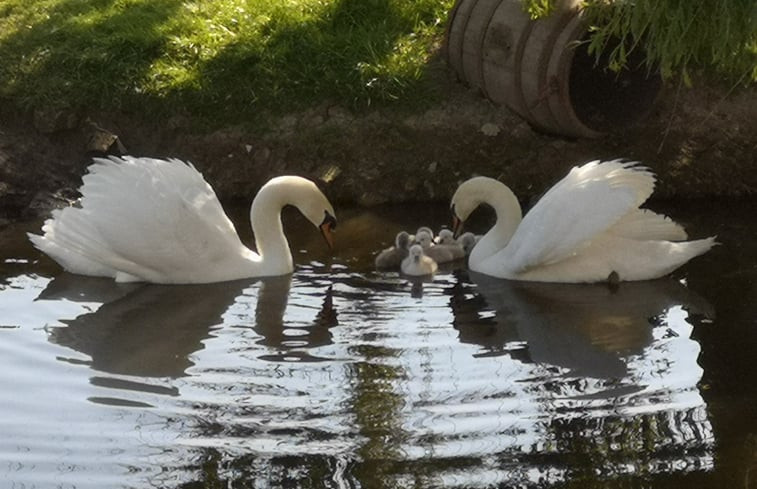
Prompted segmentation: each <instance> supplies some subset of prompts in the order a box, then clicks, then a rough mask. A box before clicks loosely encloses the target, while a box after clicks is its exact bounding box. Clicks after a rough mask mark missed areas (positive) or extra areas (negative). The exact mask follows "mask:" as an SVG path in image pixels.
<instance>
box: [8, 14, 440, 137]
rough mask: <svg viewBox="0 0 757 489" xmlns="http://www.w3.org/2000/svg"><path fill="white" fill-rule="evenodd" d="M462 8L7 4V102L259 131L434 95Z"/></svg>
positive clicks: (408, 101)
mask: <svg viewBox="0 0 757 489" xmlns="http://www.w3.org/2000/svg"><path fill="white" fill-rule="evenodd" d="M451 4H452V0H413V1H406V0H287V1H269V0H219V1H207V0H35V1H34V2H29V1H28V0H2V1H1V2H0V99H2V100H3V101H4V102H5V103H9V104H11V105H13V106H17V107H21V108H23V109H34V108H39V107H53V108H66V109H78V108H82V107H85V108H89V109H92V108H94V109H98V110H114V111H127V112H129V111H132V112H139V113H140V114H143V115H144V116H146V117H155V118H160V117H162V116H165V115H167V114H175V113H185V114H188V115H192V116H195V117H200V118H202V119H205V120H207V121H210V122H213V121H216V122H219V121H222V122H224V123H236V122H243V121H247V122H255V121H256V120H259V119H260V118H261V117H264V116H265V115H266V114H268V113H275V114H280V113H285V112H286V111H288V110H292V109H294V108H301V107H303V106H309V105H313V104H318V103H321V102H324V101H329V102H333V103H336V104H340V105H343V106H347V107H352V108H360V107H366V106H371V105H374V104H377V103H382V104H383V103H394V102H398V103H401V104H407V103H417V102H418V101H419V100H420V101H423V100H424V99H425V100H427V99H428V98H429V97H433V93H430V92H429V90H427V87H426V83H425V81H426V69H427V61H428V59H429V57H430V56H431V55H432V53H433V51H434V48H435V46H436V45H437V44H438V42H440V40H441V39H442V36H443V30H444V21H445V18H446V15H447V11H448V10H449V8H450V7H451Z"/></svg>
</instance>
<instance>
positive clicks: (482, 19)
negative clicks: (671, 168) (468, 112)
mask: <svg viewBox="0 0 757 489" xmlns="http://www.w3.org/2000/svg"><path fill="white" fill-rule="evenodd" d="M578 5H579V0H564V1H562V2H560V4H559V5H558V7H557V9H556V11H555V12H554V13H553V14H552V15H550V16H548V17H545V18H542V19H538V20H532V19H531V18H530V17H529V15H528V14H527V13H526V12H525V11H524V10H523V4H522V2H521V0H457V2H456V3H455V5H454V7H453V8H452V11H451V12H450V15H449V20H448V25H447V33H446V39H445V46H444V52H445V55H446V58H447V62H448V64H449V66H450V67H451V68H452V70H453V71H454V72H455V73H456V74H457V76H458V77H459V78H460V79H461V80H462V81H464V82H465V83H467V84H468V85H470V86H471V87H474V88H477V89H479V90H480V91H481V92H482V94H483V95H484V96H486V97H487V98H489V99H490V100H492V101H493V102H495V103H498V104H504V105H507V106H508V107H509V108H510V109H512V110H513V111H515V112H516V113H518V114H519V115H520V116H521V117H523V118H524V119H525V120H527V121H528V122H529V123H530V124H531V125H532V126H534V127H535V128H537V129H539V130H541V131H544V132H548V133H553V134H560V135H565V136H572V137H598V136H601V135H602V134H604V133H605V132H606V131H607V130H608V128H609V129H622V128H623V127H627V126H628V125H629V124H632V123H634V122H636V121H638V120H639V119H640V118H642V117H644V116H645V115H647V114H648V112H649V110H650V109H651V106H652V103H653V102H654V100H655V98H656V96H657V93H658V92H659V90H660V86H661V81H660V78H659V76H657V75H649V73H648V71H647V69H646V68H644V67H643V66H642V64H641V63H640V62H638V61H640V60H638V59H634V60H630V62H629V66H631V67H632V68H630V69H627V70H624V71H621V72H620V73H610V72H608V71H607V70H605V69H604V67H603V64H602V63H601V62H600V63H598V64H597V63H595V62H594V58H593V56H590V55H589V54H588V52H587V43H585V42H582V41H585V40H586V38H587V28H586V25H585V24H584V22H583V21H582V17H581V11H580V9H579V7H578ZM636 52H637V53H639V55H640V54H641V53H640V52H639V50H637V51H636Z"/></svg>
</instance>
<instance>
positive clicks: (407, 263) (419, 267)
mask: <svg viewBox="0 0 757 489" xmlns="http://www.w3.org/2000/svg"><path fill="white" fill-rule="evenodd" d="M437 268H438V267H437V265H436V262H435V261H434V260H433V259H432V258H431V257H428V256H426V255H425V254H423V247H421V245H419V244H414V245H413V246H411V247H410V251H409V254H408V256H407V257H406V258H405V259H404V260H402V265H401V269H402V273H404V274H405V275H413V276H421V275H431V274H432V273H434V272H436V269H437Z"/></svg>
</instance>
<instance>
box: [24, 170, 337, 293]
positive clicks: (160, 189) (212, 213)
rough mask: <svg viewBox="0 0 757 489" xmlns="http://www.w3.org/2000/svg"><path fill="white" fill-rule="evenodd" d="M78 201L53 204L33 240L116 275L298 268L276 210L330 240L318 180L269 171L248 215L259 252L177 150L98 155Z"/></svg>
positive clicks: (183, 278) (212, 274) (172, 280)
mask: <svg viewBox="0 0 757 489" xmlns="http://www.w3.org/2000/svg"><path fill="white" fill-rule="evenodd" d="M80 191H81V194H82V197H81V199H80V206H79V207H68V208H65V209H62V210H57V211H54V212H53V217H52V218H51V219H48V220H47V221H46V222H45V224H44V226H43V227H42V231H43V235H41V236H40V235H35V234H29V239H31V241H32V243H34V245H35V246H36V247H37V248H38V249H39V250H41V251H43V252H45V253H47V254H48V255H50V257H52V258H53V259H54V260H55V261H57V262H58V263H59V264H60V265H61V266H62V267H63V268H64V269H65V270H67V271H69V272H72V273H77V274H82V275H91V276H100V277H112V278H114V279H115V280H116V281H118V282H133V281H144V282H153V283H161V284H188V283H211V282H222V281H226V280H236V279H241V278H250V277H263V276H274V275H285V274H288V273H291V272H292V271H293V269H294V266H293V263H292V255H291V252H290V250H289V244H288V242H287V239H286V237H285V236H284V231H283V227H282V224H281V216H280V214H281V209H282V208H283V207H284V206H285V205H288V204H291V205H294V206H295V207H297V208H298V209H299V210H300V211H301V212H302V213H303V214H304V215H305V217H307V218H308V220H310V221H311V222H312V223H313V224H314V225H316V226H317V227H320V229H321V232H322V233H323V235H324V237H325V238H326V240H327V242H328V244H329V246H330V247H331V246H332V241H331V231H332V229H333V228H334V227H335V225H336V219H335V214H334V209H333V208H332V206H331V204H330V203H329V201H328V200H327V199H326V197H325V196H324V195H323V194H322V193H321V191H320V190H318V188H317V187H316V186H315V184H314V183H313V182H311V181H309V180H306V179H304V178H301V177H295V176H283V177H277V178H273V179H271V180H270V181H269V182H268V183H266V184H265V185H264V186H263V187H262V188H261V189H260V192H259V193H258V194H257V196H256V197H255V199H254V201H253V203H252V207H251V209H250V221H251V224H252V229H253V232H254V234H255V244H256V247H257V250H258V252H257V253H255V252H254V251H252V250H250V249H249V248H247V247H246V246H244V245H243V244H242V242H241V241H240V239H239V236H238V235H237V233H236V229H235V228H234V225H233V224H232V223H231V221H230V220H229V218H228V217H227V216H226V214H225V213H224V211H223V208H222V207H221V204H220V203H219V202H218V198H217V197H216V194H215V192H214V191H213V189H212V188H211V187H210V185H208V183H207V182H206V181H205V180H204V179H203V177H202V175H201V174H200V173H199V172H198V171H197V170H196V169H195V168H194V167H193V166H192V165H191V164H185V163H184V162H182V161H180V160H177V159H169V160H159V159H152V158H133V157H124V158H115V157H111V158H110V159H100V158H96V159H95V163H94V164H92V165H90V167H89V173H88V174H87V175H85V176H84V178H83V185H82V187H81V189H80Z"/></svg>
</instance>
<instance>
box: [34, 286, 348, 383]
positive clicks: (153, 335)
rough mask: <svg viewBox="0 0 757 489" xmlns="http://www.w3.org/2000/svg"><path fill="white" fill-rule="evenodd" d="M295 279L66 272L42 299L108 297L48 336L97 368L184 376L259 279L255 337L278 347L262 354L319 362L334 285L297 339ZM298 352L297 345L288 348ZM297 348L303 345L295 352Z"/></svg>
mask: <svg viewBox="0 0 757 489" xmlns="http://www.w3.org/2000/svg"><path fill="white" fill-rule="evenodd" d="M291 283H292V277H291V276H290V275H287V276H283V277H270V278H264V279H259V280H257V281H250V280H241V281H234V282H224V283H218V284H203V285H185V286H178V287H177V286H162V285H146V284H116V283H114V282H113V281H112V280H105V279H95V278H86V277H78V276H74V275H70V274H62V275H60V276H58V277H56V278H55V279H54V280H53V281H51V282H50V283H49V285H48V286H47V288H46V289H45V290H44V291H43V292H42V293H41V294H40V296H39V299H44V300H55V299H67V300H71V301H74V302H76V301H86V302H102V303H103V305H102V306H101V307H100V308H99V309H97V311H95V312H92V313H88V314H83V315H81V316H78V317H77V318H75V319H73V320H67V321H63V322H64V323H65V324H66V327H63V328H52V331H51V334H50V340H51V341H53V342H54V343H57V344H59V345H62V346H66V347H69V348H72V349H74V350H76V351H79V352H81V353H84V354H86V355H87V356H89V357H90V358H91V361H90V362H89V365H90V367H91V368H93V369H94V370H97V371H102V372H107V373H112V374H119V375H132V376H139V377H173V378H176V377H181V376H185V375H187V369H189V368H190V367H191V366H193V362H192V360H191V356H192V354H193V353H195V352H197V351H199V350H201V349H202V348H203V341H204V340H206V339H207V338H209V337H210V336H211V333H212V331H213V329H216V328H219V327H221V326H222V325H223V323H224V317H223V316H224V314H225V313H226V312H227V311H228V309H229V307H230V306H231V305H232V304H234V302H235V300H236V299H237V298H238V297H240V296H241V295H244V294H245V293H252V292H251V291H250V287H252V286H253V285H257V289H258V290H257V291H256V295H257V301H256V305H255V314H254V319H255V321H254V323H252V324H249V325H243V326H249V327H251V328H252V329H253V330H254V331H255V332H256V333H258V334H259V335H260V336H261V339H260V340H258V341H257V343H258V344H260V345H265V346H267V347H270V348H272V349H274V350H277V353H271V354H267V355H261V357H260V358H261V359H268V360H284V359H286V358H291V357H297V358H299V359H300V360H310V361H315V360H317V358H316V357H313V356H310V355H308V354H307V353H306V350H307V349H308V348H311V347H315V346H322V345H326V344H330V343H331V336H330V334H329V328H330V327H332V326H334V325H336V324H337V319H336V311H335V310H334V308H333V304H332V300H331V290H330V289H328V290H327V291H326V293H325V296H324V299H323V306H322V308H321V311H319V312H318V314H317V315H316V318H315V320H314V323H313V326H312V327H310V328H307V332H306V334H304V335H299V336H297V340H296V341H294V344H292V343H293V340H292V338H291V337H289V336H287V335H286V334H285V327H284V313H285V310H286V306H287V301H288V298H289V292H290V288H291ZM290 350H293V351H290ZM294 350H298V351H294Z"/></svg>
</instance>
